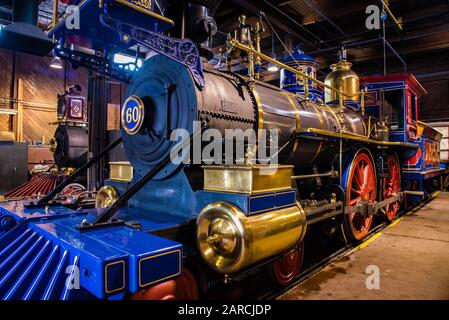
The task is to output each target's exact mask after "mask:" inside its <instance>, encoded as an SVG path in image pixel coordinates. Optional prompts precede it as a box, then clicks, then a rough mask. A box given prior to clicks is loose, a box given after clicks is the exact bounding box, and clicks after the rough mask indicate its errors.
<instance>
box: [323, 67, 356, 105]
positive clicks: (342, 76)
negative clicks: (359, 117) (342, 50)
mask: <svg viewBox="0 0 449 320" xmlns="http://www.w3.org/2000/svg"><path fill="white" fill-rule="evenodd" d="M351 66H352V63H350V62H348V61H346V60H342V61H340V62H338V63H335V64H333V65H331V69H332V72H331V73H329V74H328V75H327V76H326V79H325V80H324V83H325V84H327V85H328V86H331V87H333V88H335V89H338V90H340V91H342V92H343V93H344V94H345V95H343V96H342V99H343V100H352V101H359V100H360V80H359V76H358V75H357V73H355V72H354V71H352V70H351ZM339 99H340V97H339V93H338V92H335V91H332V90H330V89H328V88H326V89H325V91H324V100H325V102H326V103H328V102H331V101H336V100H337V101H338V100H339Z"/></svg>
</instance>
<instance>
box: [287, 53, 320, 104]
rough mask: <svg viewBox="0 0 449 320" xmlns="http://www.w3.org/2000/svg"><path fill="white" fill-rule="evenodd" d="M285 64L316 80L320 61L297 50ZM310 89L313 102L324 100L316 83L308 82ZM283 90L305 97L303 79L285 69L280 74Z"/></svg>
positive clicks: (288, 57) (289, 56)
mask: <svg viewBox="0 0 449 320" xmlns="http://www.w3.org/2000/svg"><path fill="white" fill-rule="evenodd" d="M283 62H284V63H285V64H287V65H288V66H290V67H292V68H295V69H297V70H299V71H301V72H302V73H304V74H307V75H308V76H311V77H313V78H315V79H316V73H317V69H318V67H319V63H318V61H316V60H315V59H313V58H312V57H311V56H309V55H307V54H305V53H304V52H303V51H301V50H299V49H297V50H295V51H293V52H292V54H291V55H288V56H287V57H286V58H284V59H283ZM306 81H307V85H308V89H309V98H310V100H312V101H316V100H317V99H321V100H322V99H323V92H322V91H321V90H319V89H318V87H317V85H316V83H315V82H313V81H312V80H306ZM280 83H281V88H282V89H284V90H287V91H290V92H294V93H298V94H300V95H302V96H304V95H305V87H304V83H303V79H300V78H298V77H297V76H296V75H295V74H294V73H293V72H290V71H288V70H285V69H281V73H280Z"/></svg>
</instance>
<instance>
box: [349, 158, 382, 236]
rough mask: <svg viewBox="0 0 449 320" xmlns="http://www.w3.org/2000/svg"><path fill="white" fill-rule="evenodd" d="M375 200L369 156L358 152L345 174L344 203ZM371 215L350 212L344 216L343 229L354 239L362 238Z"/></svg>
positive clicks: (372, 166)
mask: <svg viewBox="0 0 449 320" xmlns="http://www.w3.org/2000/svg"><path fill="white" fill-rule="evenodd" d="M375 200H376V175H375V170H374V165H373V162H372V160H371V157H370V156H369V154H368V153H366V152H359V153H358V154H357V156H356V157H355V159H354V160H353V162H352V164H351V167H350V168H349V172H348V175H347V184H346V205H347V206H356V205H358V204H360V203H369V202H374V201H375ZM372 222H373V216H372V215H370V214H363V213H357V212H351V213H348V214H346V217H345V231H346V234H348V235H349V236H350V237H351V238H353V239H354V240H361V239H363V238H364V237H365V236H366V235H367V234H368V232H369V230H370V228H371V223H372Z"/></svg>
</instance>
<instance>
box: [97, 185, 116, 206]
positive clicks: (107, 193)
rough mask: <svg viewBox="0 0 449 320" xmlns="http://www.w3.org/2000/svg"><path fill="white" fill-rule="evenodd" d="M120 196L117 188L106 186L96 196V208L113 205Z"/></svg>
mask: <svg viewBox="0 0 449 320" xmlns="http://www.w3.org/2000/svg"><path fill="white" fill-rule="evenodd" d="M119 197H120V195H119V193H118V191H117V189H116V188H114V187H112V186H104V187H102V188H101V189H100V190H98V192H97V196H96V197H95V208H106V207H110V206H112V205H113V204H114V203H115V202H116V201H117V200H118V198H119Z"/></svg>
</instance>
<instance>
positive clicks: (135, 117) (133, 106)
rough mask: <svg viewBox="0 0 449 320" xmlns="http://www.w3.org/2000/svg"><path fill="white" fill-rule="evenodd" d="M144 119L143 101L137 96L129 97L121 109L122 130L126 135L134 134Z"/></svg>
mask: <svg viewBox="0 0 449 320" xmlns="http://www.w3.org/2000/svg"><path fill="white" fill-rule="evenodd" d="M144 117H145V108H144V104H143V101H142V100H141V99H140V98H139V97H137V96H130V97H129V98H128V99H126V101H125V103H124V104H123V107H122V128H123V129H124V130H125V131H126V133H127V134H130V135H133V134H136V133H137V132H138V131H139V130H140V128H141V127H142V123H143V119H144Z"/></svg>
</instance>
